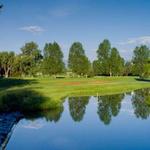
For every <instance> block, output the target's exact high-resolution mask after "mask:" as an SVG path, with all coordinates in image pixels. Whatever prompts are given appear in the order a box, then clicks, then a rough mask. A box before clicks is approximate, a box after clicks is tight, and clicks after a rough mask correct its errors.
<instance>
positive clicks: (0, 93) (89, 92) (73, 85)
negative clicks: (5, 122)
mask: <svg viewBox="0 0 150 150" xmlns="http://www.w3.org/2000/svg"><path fill="white" fill-rule="evenodd" d="M141 88H150V82H149V81H139V80H136V77H95V78H64V79H52V78H24V79H17V78H11V79H0V97H5V99H10V101H12V99H11V98H8V97H7V96H6V95H10V97H11V96H12V97H13V96H14V95H17V96H16V97H15V96H14V97H13V98H16V99H19V97H20V99H19V100H16V101H17V103H18V102H19V101H21V105H20V106H21V107H23V105H24V103H25V104H26V105H25V106H30V105H34V106H36V107H31V108H32V109H33V110H34V108H35V109H48V108H55V107H59V106H60V105H61V104H62V102H63V99H64V98H65V97H71V96H101V95H110V94H119V93H125V92H131V91H133V90H137V89H141ZM20 91H21V92H20ZM10 93H11V94H10ZM18 93H19V94H18ZM20 93H21V94H20ZM24 93H26V94H24ZM27 93H28V94H27ZM31 93H32V94H31ZM18 95H19V96H18ZM36 95H37V97H36ZM32 96H33V99H34V100H33V103H32ZM39 98H41V100H39ZM1 99H2V98H1ZM1 99H0V101H2V100H1ZM36 99H37V102H38V103H37V104H39V105H36ZM23 100H24V103H22V101H23ZM28 101H30V102H28ZM39 101H40V102H39ZM13 104H15V100H13ZM59 104H60V105H59ZM15 106H16V105H15ZM17 107H19V106H18V105H17Z"/></svg>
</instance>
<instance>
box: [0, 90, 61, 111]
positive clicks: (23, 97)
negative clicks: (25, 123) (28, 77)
mask: <svg viewBox="0 0 150 150" xmlns="http://www.w3.org/2000/svg"><path fill="white" fill-rule="evenodd" d="M60 106H62V101H61V100H60V101H55V100H52V99H50V98H48V97H44V96H42V95H41V94H40V93H38V92H35V91H32V90H28V89H22V90H13V91H9V92H3V93H2V94H0V112H11V111H19V112H33V111H40V110H48V109H55V108H58V107H60Z"/></svg>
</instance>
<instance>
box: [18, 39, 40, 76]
mask: <svg viewBox="0 0 150 150" xmlns="http://www.w3.org/2000/svg"><path fill="white" fill-rule="evenodd" d="M21 52H22V53H21V55H20V56H19V57H18V58H17V61H19V66H18V69H19V70H20V72H21V75H29V76H34V75H36V74H37V73H38V72H40V68H39V66H40V64H41V59H42V55H41V51H40V50H39V48H38V45H37V44H36V43H35V42H29V43H26V44H25V45H24V46H23V47H22V48H21Z"/></svg>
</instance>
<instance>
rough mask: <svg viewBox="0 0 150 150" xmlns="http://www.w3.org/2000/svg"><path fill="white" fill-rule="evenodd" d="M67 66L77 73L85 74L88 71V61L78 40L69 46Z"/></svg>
mask: <svg viewBox="0 0 150 150" xmlns="http://www.w3.org/2000/svg"><path fill="white" fill-rule="evenodd" d="M68 67H69V68H70V69H71V70H72V72H74V73H76V74H78V75H86V74H87V73H88V72H89V69H90V61H89V60H88V57H87V56H86V55H85V51H84V49H83V46H82V44H81V43H80V42H75V43H73V44H72V46H71V47H70V50H69V59H68Z"/></svg>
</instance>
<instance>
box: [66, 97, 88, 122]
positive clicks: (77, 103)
mask: <svg viewBox="0 0 150 150" xmlns="http://www.w3.org/2000/svg"><path fill="white" fill-rule="evenodd" d="M89 99H90V97H89V96H87V97H70V98H69V99H68V105H69V110H70V115H71V117H72V119H73V120H74V121H78V122H79V121H81V120H82V119H83V116H84V114H85V110H86V105H87V104H88V103H89Z"/></svg>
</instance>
